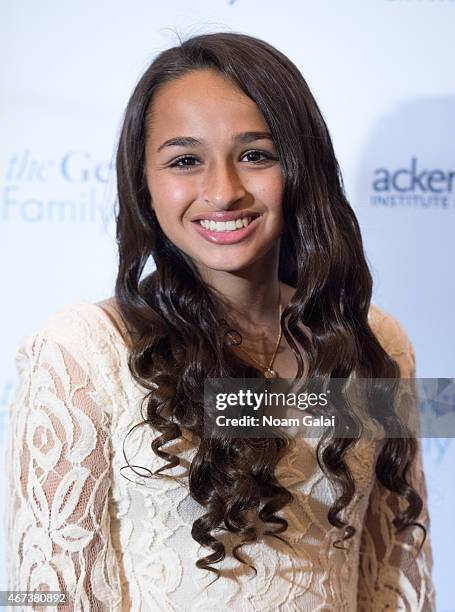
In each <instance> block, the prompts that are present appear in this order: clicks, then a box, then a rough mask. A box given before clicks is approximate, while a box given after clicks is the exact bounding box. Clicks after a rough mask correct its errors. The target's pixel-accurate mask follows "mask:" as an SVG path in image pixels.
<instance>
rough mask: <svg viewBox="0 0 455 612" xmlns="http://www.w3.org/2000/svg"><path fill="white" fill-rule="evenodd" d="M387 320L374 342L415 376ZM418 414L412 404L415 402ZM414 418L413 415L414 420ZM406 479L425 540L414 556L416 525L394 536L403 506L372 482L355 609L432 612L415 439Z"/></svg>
mask: <svg viewBox="0 0 455 612" xmlns="http://www.w3.org/2000/svg"><path fill="white" fill-rule="evenodd" d="M390 319H391V320H389V321H388V324H387V326H386V330H385V331H384V330H383V332H382V335H380V334H378V337H379V340H380V341H381V344H382V345H383V346H384V348H385V349H386V350H387V352H388V353H389V354H390V355H391V356H392V357H393V358H394V359H396V360H397V361H398V363H399V365H400V371H401V376H402V377H403V378H411V379H412V378H415V376H416V369H415V355H414V350H413V347H412V344H411V342H410V341H409V339H408V337H407V335H406V333H405V332H404V330H403V329H402V328H401V326H400V325H399V324H398V322H397V321H396V320H395V319H392V318H391V317H390ZM415 409H416V411H417V414H418V405H417V402H416V403H415ZM416 418H417V419H418V416H417V417H416ZM417 443H418V451H417V455H416V461H415V462H414V464H413V466H412V470H411V475H410V482H411V484H412V485H413V487H414V488H415V489H416V490H417V491H418V493H419V495H420V496H421V498H422V500H423V510H422V513H421V515H420V516H419V517H418V519H417V521H418V522H420V523H422V524H423V525H424V526H425V528H426V529H427V538H426V540H425V544H424V545H423V547H422V550H421V552H420V554H419V555H418V556H417V551H418V548H419V545H420V542H421V541H422V538H423V531H422V530H421V529H420V528H419V527H410V528H407V529H405V531H404V532H403V533H401V534H399V535H396V533H395V527H394V526H393V525H392V520H393V518H394V517H395V514H396V511H397V510H398V509H405V508H406V506H407V502H404V500H403V499H401V498H400V499H399V501H398V499H397V496H396V495H395V494H393V493H392V492H390V491H388V490H387V489H385V488H384V487H383V486H382V485H381V484H380V483H379V482H378V481H377V480H376V481H375V483H374V485H373V488H372V490H371V493H370V498H369V503H368V507H367V511H366V515H365V520H364V525H363V531H362V535H361V542H360V561H359V583H358V610H359V612H383V611H385V610H390V612H394V611H395V610H406V611H407V612H434V611H435V610H436V604H435V592H434V587H433V581H432V575H431V574H432V566H433V559H432V551H431V544H430V518H429V514H428V496H427V487H426V482H425V473H424V470H423V462H422V445H421V439H420V438H417Z"/></svg>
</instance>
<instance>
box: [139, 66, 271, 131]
mask: <svg viewBox="0 0 455 612" xmlns="http://www.w3.org/2000/svg"><path fill="white" fill-rule="evenodd" d="M147 123H148V126H149V127H150V128H152V129H151V130H150V131H149V138H150V139H151V140H153V141H156V140H158V139H160V140H161V139H162V138H163V137H164V136H167V135H168V134H169V133H170V132H172V134H171V136H172V135H177V134H178V135H190V133H189V131H191V132H194V133H196V132H199V133H202V132H204V133H205V134H207V132H208V131H210V133H211V134H212V136H213V135H214V134H215V133H219V134H221V133H223V132H224V131H229V132H230V131H231V130H233V129H235V130H236V131H237V130H238V131H242V130H243V129H244V130H256V129H257V130H265V129H266V128H267V124H266V122H265V119H264V117H263V116H262V113H261V112H260V110H259V108H258V106H257V105H256V103H255V102H254V101H253V100H252V99H251V98H249V97H248V96H247V95H246V94H245V93H243V91H241V89H239V88H238V87H237V86H236V85H235V84H234V83H232V81H230V80H229V79H228V78H227V77H224V76H223V75H221V74H220V73H217V72H215V71H214V70H197V71H193V72H190V73H188V74H185V75H184V76H182V77H179V78H178V79H176V80H174V81H170V82H168V83H165V84H164V85H163V86H162V87H161V88H160V89H159V90H158V91H157V92H156V94H155V96H154V99H153V101H152V103H151V105H150V108H149V112H148V120H147ZM182 130H185V133H183V131H182ZM174 132H175V134H174ZM186 132H188V134H187V133H186ZM191 135H194V134H191Z"/></svg>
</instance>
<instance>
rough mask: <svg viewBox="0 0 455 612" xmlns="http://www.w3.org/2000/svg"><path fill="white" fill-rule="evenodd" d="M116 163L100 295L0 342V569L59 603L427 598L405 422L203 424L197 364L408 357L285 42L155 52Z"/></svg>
mask: <svg viewBox="0 0 455 612" xmlns="http://www.w3.org/2000/svg"><path fill="white" fill-rule="evenodd" d="M117 177H118V197H119V211H118V218H117V240H118V246H119V270H118V277H117V282H116V287H115V297H112V298H109V299H106V300H103V301H102V302H99V303H97V304H92V303H87V302H82V301H78V302H75V303H73V304H70V305H68V306H66V307H64V308H62V309H61V310H59V311H58V312H56V313H54V314H53V315H52V316H51V317H50V318H49V319H48V321H47V322H46V323H45V324H43V325H42V326H41V327H40V329H39V330H38V331H37V332H36V333H35V334H33V335H32V336H30V337H29V338H28V339H27V341H26V342H25V343H24V345H23V346H22V347H21V348H20V350H19V352H18V355H17V363H18V370H19V373H20V376H21V385H20V387H19V388H18V390H17V393H16V396H15V398H14V400H13V402H12V404H11V425H10V427H11V429H10V451H9V452H10V456H9V480H8V482H9V483H10V486H11V490H10V497H9V515H8V534H9V538H10V539H9V544H8V552H9V568H8V569H9V588H15V589H22V590H38V589H43V588H47V589H50V590H56V591H58V590H65V591H67V592H68V594H69V603H68V604H66V605H65V606H63V607H61V608H59V609H68V610H101V609H102V610H152V611H155V610H162V611H168V610H169V611H171V610H172V611H185V612H187V611H194V612H195V611H196V610H197V611H198V612H202V611H203V610H204V611H210V612H214V611H218V612H221V611H227V610H270V611H272V610H273V611H275V610H283V611H284V610H286V611H287V610H304V611H306V610H308V611H314V610H320V611H322V610H327V611H329V610H337V611H342V610H345V611H349V612H352V610H356V609H358V610H362V611H365V610H367V611H368V610H385V609H387V610H398V609H403V610H404V609H406V610H412V611H413V612H416V611H418V610H420V611H425V612H427V611H429V610H434V589H433V585H432V580H431V565H432V561H431V549H430V544H429V537H428V536H429V532H428V528H429V517H428V513H427V497H426V487H425V479H424V474H423V471H422V458H421V447H420V444H419V442H418V440H416V439H415V438H413V437H403V438H394V439H383V440H382V441H381V442H379V441H378V440H374V441H370V442H368V443H367V442H366V441H365V440H362V439H358V440H354V439H348V438H344V439H337V438H333V439H330V440H329V443H328V445H326V446H323V445H321V444H320V443H318V444H316V442H317V441H313V440H311V439H305V438H298V439H297V438H296V439H295V440H294V441H293V442H294V444H291V443H290V441H289V443H285V442H284V441H283V440H282V439H279V438H270V439H260V440H257V439H256V440H252V439H240V438H233V439H230V440H222V439H219V438H216V437H215V438H208V437H205V436H204V431H203V421H204V409H203V388H204V381H205V379H206V378H209V377H210V378H223V377H232V378H242V377H245V378H257V377H264V376H265V377H274V376H278V377H280V378H294V377H298V378H300V377H302V375H304V376H309V377H311V376H328V377H330V376H332V377H333V378H348V377H349V376H351V375H355V376H358V377H364V378H384V379H398V378H399V377H400V376H401V377H405V378H406V377H409V378H412V377H414V376H415V359H414V352H413V348H412V345H411V343H410V341H409V339H408V337H407V336H406V334H405V332H404V330H403V329H402V327H401V326H400V325H399V323H398V322H397V321H396V319H394V318H393V317H392V316H391V315H389V314H387V313H385V312H384V311H382V310H381V309H379V308H378V307H376V306H374V305H372V304H371V295H372V279H371V275H370V272H369V269H368V266H367V263H366V260H365V256H364V252H363V246H362V240H361V235H360V231H359V226H358V223H357V220H356V217H355V215H354V213H353V210H352V208H351V207H350V205H349V203H348V202H347V200H346V197H345V194H344V191H343V186H342V180H341V176H340V172H339V167H338V164H337V161H336V158H335V154H334V151H333V148H332V143H331V139H330V136H329V132H328V130H327V127H326V125H325V122H324V120H323V118H322V115H321V112H320V110H319V109H318V106H317V104H316V102H315V100H314V98H313V96H312V94H311V92H310V90H309V88H308V85H307V84H306V82H305V80H304V79H303V77H302V75H301V74H300V72H299V71H298V69H297V68H296V66H295V65H294V64H293V63H292V62H291V61H290V60H289V59H287V58H286V57H285V56H284V55H283V54H282V53H280V52H279V51H278V50H276V49H275V48H273V47H272V46H270V45H269V44H267V43H266V42H264V41H262V40H258V39H256V38H252V37H250V36H246V35H241V34H236V33H216V34H209V35H202V36H196V37H194V38H191V39H189V40H187V41H185V42H183V43H182V44H181V45H179V46H177V47H174V48H172V49H169V50H167V51H165V52H163V53H161V54H160V55H159V56H158V57H157V58H156V59H155V61H154V62H153V63H152V64H151V66H150V67H149V68H148V69H147V71H146V72H145V74H144V75H143V76H142V78H141V79H140V81H139V83H138V84H137V86H136V88H135V90H134V92H133V94H132V96H131V99H130V101H129V103H128V106H127V109H126V113H125V118H124V123H123V129H122V132H121V136H120V141H119V146H118V155H117ZM150 257H152V258H153V260H154V262H155V265H156V270H155V271H154V272H152V273H151V274H148V275H143V271H144V268H145V265H146V263H147V261H148V260H149V258H150ZM416 409H417V408H416ZM365 410H368V407H365ZM387 418H388V419H389V421H388V422H393V423H396V422H398V416H397V415H396V414H395V413H394V412H393V410H391V411H390V413H389V414H388V415H387ZM425 535H426V538H425V537H424V536H425ZM422 541H423V542H424V544H423V546H422V545H421V544H422ZM340 542H341V545H340ZM214 578H215V580H214Z"/></svg>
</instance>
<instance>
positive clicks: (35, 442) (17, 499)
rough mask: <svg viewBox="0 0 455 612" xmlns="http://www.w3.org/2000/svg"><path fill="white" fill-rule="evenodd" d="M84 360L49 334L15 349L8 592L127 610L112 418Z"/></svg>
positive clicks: (71, 606)
mask: <svg viewBox="0 0 455 612" xmlns="http://www.w3.org/2000/svg"><path fill="white" fill-rule="evenodd" d="M81 354H82V352H80V353H79V352H78V351H77V350H73V349H70V348H68V346H65V343H62V342H61V341H58V338H57V339H53V338H52V337H49V335H48V334H46V333H44V332H41V331H40V332H36V333H35V334H34V335H32V336H30V337H29V338H27V339H26V340H25V341H24V343H23V344H22V346H21V347H20V348H19V349H18V351H17V353H16V367H17V371H18V374H19V379H20V382H19V385H18V387H17V389H16V392H15V395H14V397H13V400H12V402H11V404H10V407H9V421H8V441H7V455H6V462H7V500H6V514H5V526H6V549H7V574H8V578H7V579H8V589H11V590H13V589H14V590H30V591H35V590H36V591H38V590H52V591H62V590H63V591H67V592H68V594H69V602H68V603H66V604H65V605H60V606H59V607H58V610H84V611H87V612H88V611H89V610H90V611H91V612H93V611H96V610H120V609H121V589H120V582H119V572H118V566H117V561H116V555H115V550H114V549H113V547H112V543H111V539H110V517H109V508H108V493H109V489H110V460H109V456H110V450H109V444H110V434H109V432H110V422H109V416H108V415H107V413H106V412H105V411H103V410H102V407H101V406H102V401H99V399H98V398H99V397H101V394H100V393H99V391H100V390H99V389H96V388H95V386H94V382H93V376H92V375H93V371H92V374H91V372H90V368H89V366H88V364H87V363H86V362H85V360H84V359H83V358H82V357H81ZM92 367H93V366H92ZM27 609H30V608H27ZM37 609H40V610H43V608H42V607H41V608H37ZM45 609H46V610H47V609H52V610H55V609H56V608H55V607H52V608H45Z"/></svg>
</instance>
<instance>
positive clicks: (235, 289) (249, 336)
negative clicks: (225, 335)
mask: <svg viewBox="0 0 455 612" xmlns="http://www.w3.org/2000/svg"><path fill="white" fill-rule="evenodd" d="M266 270H267V273H266ZM201 274H202V276H203V278H204V281H205V282H206V283H207V284H208V285H209V286H210V288H211V290H212V291H213V292H214V293H215V295H216V298H217V299H218V301H219V304H220V316H223V317H225V318H227V320H228V321H229V322H230V323H231V324H232V325H233V326H234V327H235V329H238V330H239V331H240V332H241V334H242V336H243V338H244V340H245V341H248V345H249V346H253V345H254V346H255V348H257V349H258V350H261V347H262V349H264V350H265V352H266V351H268V350H270V343H271V342H272V343H273V342H274V340H276V338H277V335H278V332H279V329H280V326H279V308H280V297H281V305H282V308H284V302H283V300H284V298H285V297H286V296H284V295H283V290H282V287H281V283H280V282H279V280H278V262H277V261H276V264H275V265H274V266H271V265H270V262H267V263H266V264H265V265H264V263H263V262H261V263H259V264H256V265H252V266H250V267H249V268H248V270H247V271H240V272H239V271H236V272H235V273H231V272H225V271H219V270H213V269H204V270H201Z"/></svg>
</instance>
